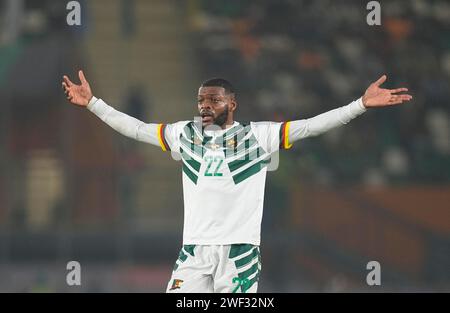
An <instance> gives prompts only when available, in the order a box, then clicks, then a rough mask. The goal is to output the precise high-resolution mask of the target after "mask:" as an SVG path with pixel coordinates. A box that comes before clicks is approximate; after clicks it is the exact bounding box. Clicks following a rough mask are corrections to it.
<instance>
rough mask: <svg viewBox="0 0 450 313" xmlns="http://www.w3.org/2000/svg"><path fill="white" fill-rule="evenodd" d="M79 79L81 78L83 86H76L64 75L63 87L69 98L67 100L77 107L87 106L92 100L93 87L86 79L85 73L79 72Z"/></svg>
mask: <svg viewBox="0 0 450 313" xmlns="http://www.w3.org/2000/svg"><path fill="white" fill-rule="evenodd" d="M78 77H79V78H80V82H81V85H76V84H74V83H73V82H72V81H71V80H70V79H69V77H67V76H66V75H64V76H63V80H64V81H63V82H62V86H63V89H64V92H65V94H66V96H67V100H69V101H70V102H71V103H72V104H75V105H79V106H87V105H88V104H89V101H90V100H91V98H92V91H91V87H90V86H89V83H88V82H87V80H86V78H85V77H84V73H83V71H79V72H78Z"/></svg>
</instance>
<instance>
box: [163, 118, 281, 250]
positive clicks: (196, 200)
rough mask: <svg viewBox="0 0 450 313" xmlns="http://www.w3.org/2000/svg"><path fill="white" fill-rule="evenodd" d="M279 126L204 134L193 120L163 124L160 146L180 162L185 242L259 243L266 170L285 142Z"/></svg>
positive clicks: (236, 125) (252, 125) (266, 124)
mask: <svg viewBox="0 0 450 313" xmlns="http://www.w3.org/2000/svg"><path fill="white" fill-rule="evenodd" d="M283 125H288V123H276V122H256V123H253V122H252V123H250V124H248V125H243V124H240V123H238V122H235V123H234V125H232V126H231V127H229V128H228V129H226V130H215V131H208V130H206V131H204V132H202V127H201V124H199V123H195V122H193V121H184V122H177V123H174V124H168V125H163V124H161V126H160V127H159V132H158V133H159V135H160V143H161V147H162V148H163V150H169V149H170V150H171V151H173V152H177V153H179V156H181V160H182V171H183V174H182V175H183V196H184V231H183V244H185V245H190V244H197V245H226V244H235V243H249V244H253V245H259V243H260V230H261V221H262V215H263V204H264V187H265V181H266V173H267V166H268V165H269V164H270V162H272V157H273V156H274V153H275V152H277V151H278V149H279V146H280V142H281V143H283V129H285V127H283ZM280 137H282V138H281V141H280ZM285 141H286V140H285Z"/></svg>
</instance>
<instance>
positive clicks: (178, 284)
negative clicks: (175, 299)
mask: <svg viewBox="0 0 450 313" xmlns="http://www.w3.org/2000/svg"><path fill="white" fill-rule="evenodd" d="M182 283H183V280H181V279H174V280H173V283H172V287H170V290H175V289H180V288H181V284H182Z"/></svg>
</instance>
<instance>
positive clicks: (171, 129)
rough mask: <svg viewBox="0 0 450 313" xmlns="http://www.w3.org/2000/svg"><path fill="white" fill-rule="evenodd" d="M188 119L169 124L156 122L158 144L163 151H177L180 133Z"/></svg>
mask: <svg viewBox="0 0 450 313" xmlns="http://www.w3.org/2000/svg"><path fill="white" fill-rule="evenodd" d="M187 123H189V121H180V122H176V123H171V124H158V127H157V128H156V132H157V137H158V141H159V145H160V147H161V149H162V150H163V151H178V150H179V141H180V134H181V131H182V129H183V127H184V126H185V125H186V124H187Z"/></svg>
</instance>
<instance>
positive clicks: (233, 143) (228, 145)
mask: <svg viewBox="0 0 450 313" xmlns="http://www.w3.org/2000/svg"><path fill="white" fill-rule="evenodd" d="M235 145H236V141H235V140H234V139H230V140H228V141H227V147H228V148H234V147H235Z"/></svg>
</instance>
